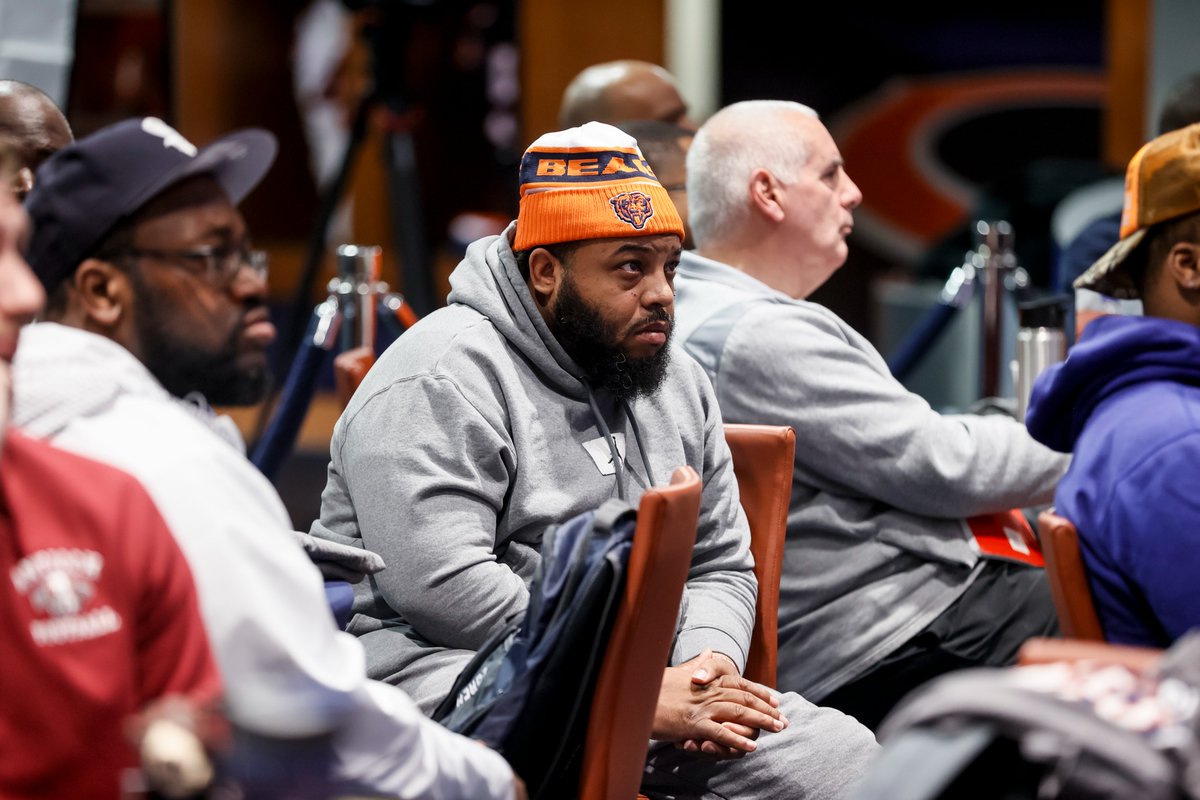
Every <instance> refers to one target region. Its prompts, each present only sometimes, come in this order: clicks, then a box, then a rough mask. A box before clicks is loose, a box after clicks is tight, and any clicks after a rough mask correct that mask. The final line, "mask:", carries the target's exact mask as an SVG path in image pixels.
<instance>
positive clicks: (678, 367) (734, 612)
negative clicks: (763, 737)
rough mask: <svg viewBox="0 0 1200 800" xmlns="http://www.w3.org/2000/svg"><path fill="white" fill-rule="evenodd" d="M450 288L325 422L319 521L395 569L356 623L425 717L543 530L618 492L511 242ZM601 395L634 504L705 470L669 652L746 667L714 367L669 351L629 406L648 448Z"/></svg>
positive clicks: (746, 586)
mask: <svg viewBox="0 0 1200 800" xmlns="http://www.w3.org/2000/svg"><path fill="white" fill-rule="evenodd" d="M510 232H511V229H510ZM450 281H451V286H452V291H451V293H450V297H449V303H450V305H449V306H448V307H446V308H443V309H440V310H438V311H436V312H434V313H433V314H431V315H429V316H428V317H426V318H425V319H423V320H421V322H420V323H418V324H417V325H415V326H413V328H412V329H411V330H409V331H408V332H406V333H405V334H404V336H402V337H401V338H400V339H399V340H397V341H396V342H395V343H394V344H393V345H392V346H391V347H390V348H388V350H387V352H385V353H384V354H383V356H381V357H380V359H379V361H378V363H376V365H375V366H374V367H373V368H372V369H371V371H370V372H369V373H368V375H367V377H366V379H365V380H364V381H363V383H362V385H361V386H360V387H359V389H358V391H357V392H356V393H355V395H354V397H353V399H351V401H350V403H349V405H348V406H347V407H346V410H345V412H344V413H343V414H342V417H341V419H340V420H339V421H338V423H337V425H336V427H335V428H334V433H333V441H332V443H331V446H330V447H331V456H332V459H331V463H330V465H329V478H328V483H327V485H326V487H325V491H324V494H323V495H322V498H321V518H320V520H319V521H318V522H316V523H314V524H313V527H312V534H313V535H314V536H319V537H322V538H328V539H332V540H334V541H340V542H343V543H354V542H355V540H361V544H363V545H364V546H365V547H367V548H368V549H370V550H374V551H375V552H377V553H379V554H380V555H382V556H383V558H384V560H385V561H386V562H387V565H388V566H387V568H386V569H385V570H383V571H382V572H380V573H379V574H377V575H373V576H371V577H370V578H368V580H367V581H364V582H363V583H361V584H358V587H357V588H356V591H357V592H358V594H357V596H356V602H355V612H356V614H355V616H354V618H353V620H352V621H351V626H350V630H351V632H353V633H356V634H358V635H359V636H360V637H361V639H362V642H363V645H364V646H365V648H366V651H367V661H368V672H369V674H370V675H371V676H372V677H375V678H379V679H383V680H387V681H388V682H389V683H398V684H399V685H400V686H401V687H403V688H404V689H405V690H406V691H407V692H408V693H409V694H410V695H412V696H413V698H414V699H415V700H417V702H418V703H419V704H420V705H421V707H422V708H423V709H424V710H426V711H427V712H428V711H430V710H432V708H434V707H435V706H436V705H437V703H438V702H439V701H440V700H441V699H442V697H443V696H444V695H445V694H446V693H447V691H448V690H449V688H450V685H451V683H452V682H453V680H454V678H455V676H456V675H457V673H458V672H459V670H461V668H462V666H463V665H464V664H465V662H466V661H467V660H468V659H469V658H470V655H471V653H472V652H473V651H474V650H476V649H477V648H479V647H480V646H481V645H482V644H483V643H484V642H486V641H487V640H488V638H489V637H490V636H491V635H492V634H494V633H495V632H496V631H497V630H498V629H499V628H500V627H501V626H502V625H503V623H504V621H505V620H506V619H508V618H509V617H510V616H512V615H514V614H517V613H520V612H521V611H523V610H524V608H525V606H526V604H527V602H528V596H529V592H528V584H529V582H530V580H531V579H532V576H533V573H534V568H535V566H536V564H537V560H538V558H539V556H538V545H539V542H540V539H541V536H542V533H543V531H544V530H545V529H546V527H547V526H548V525H551V524H554V523H557V522H561V521H564V520H566V519H568V518H570V517H571V516H573V515H575V514H577V513H579V512H582V511H585V510H587V509H590V508H593V507H595V506H597V505H599V504H600V503H601V502H602V501H603V500H605V499H606V498H609V497H613V496H616V493H617V485H616V478H615V476H614V475H613V474H612V465H611V463H609V462H610V455H609V450H608V448H607V446H606V445H605V443H604V441H603V440H602V439H601V438H600V432H599V430H598V427H597V420H596V417H595V415H594V413H593V410H592V408H591V405H590V403H589V397H588V395H589V390H588V388H587V386H586V384H585V382H584V380H583V379H582V373H581V371H580V369H579V367H578V366H576V365H575V364H574V362H573V361H572V360H571V359H570V357H568V356H567V354H566V353H565V352H564V351H563V349H562V348H561V347H560V346H559V344H558V342H557V341H556V340H555V339H554V337H553V335H552V334H551V333H550V331H549V330H548V329H547V327H546V325H545V323H544V321H543V319H542V317H541V314H540V313H539V312H538V310H537V308H536V306H535V305H534V303H533V300H532V298H531V297H530V295H529V291H528V289H527V287H526V285H525V282H524V280H523V279H522V278H521V275H520V273H519V272H518V270H517V266H516V261H515V259H514V257H513V254H512V250H511V247H510V243H509V239H508V237H507V235H502V236H499V237H489V238H487V239H483V240H480V241H478V242H475V243H474V244H472V245H471V247H470V248H469V250H468V251H467V255H466V258H465V259H464V260H463V262H462V263H461V264H460V265H459V266H458V267H457V269H455V271H454V273H453V275H452V276H451V279H450ZM594 397H595V400H596V401H597V404H598V406H599V409H600V412H601V413H602V414H603V416H604V419H605V421H606V423H607V425H608V427H609V428H610V429H611V431H612V433H613V434H614V435H615V436H616V437H617V439H618V441H619V443H623V446H624V450H625V454H626V456H625V459H624V464H625V466H626V470H625V472H626V483H627V484H628V493H629V494H628V496H629V499H630V501H631V502H634V503H636V502H637V498H638V497H639V496H640V494H641V492H642V490H643V488H644V487H646V486H647V485H649V482H650V478H649V476H650V475H653V478H654V480H655V481H656V482H658V483H660V484H661V483H664V482H666V481H667V480H669V479H670V476H671V473H672V472H673V471H674V469H675V468H676V467H679V466H681V465H684V464H688V465H691V466H692V467H694V468H695V469H696V471H697V472H698V473H699V474H700V475H701V477H702V478H703V481H704V491H703V496H702V501H701V509H700V525H699V530H698V532H697V535H696V545H695V552H694V555H693V559H692V567H691V570H690V572H689V576H688V582H687V587H686V590H685V597H684V603H685V607H684V609H683V611H682V613H681V617H680V627H679V630H678V632H677V637H676V642H675V646H674V650H673V653H672V663H678V662H679V661H682V660H686V659H688V658H691V657H692V656H694V655H696V654H697V653H699V652H700V651H701V650H703V649H704V648H706V647H711V648H713V649H714V650H717V651H720V652H722V653H726V654H727V655H729V656H730V657H732V658H733V659H734V660H735V661H736V662H737V663H738V664H739V665H743V664H744V662H745V656H746V648H747V646H748V643H749V639H750V628H751V623H752V620H753V616H754V603H755V599H756V594H757V586H756V584H755V581H754V574H753V561H752V559H751V556H750V552H749V530H748V528H747V525H746V520H745V515H744V514H743V513H742V510H741V507H740V506H739V504H738V495H737V484H736V482H735V480H734V477H733V470H732V464H731V461H730V456H729V451H728V448H727V447H726V445H725V438H724V434H723V431H722V428H721V418H720V413H719V411H718V409H717V405H716V401H715V399H714V397H713V392H712V388H711V387H710V386H709V383H708V380H707V378H706V377H705V375H704V373H703V371H702V370H701V369H700V368H699V366H698V365H696V364H695V363H694V362H693V361H692V360H691V359H689V358H687V357H686V356H684V355H683V354H682V353H674V354H673V357H672V359H671V362H670V366H669V369H668V371H667V377H666V380H665V381H664V383H663V385H662V388H661V389H659V390H658V391H657V392H655V393H654V394H653V395H652V396H649V397H641V398H638V399H637V400H636V401H633V402H632V403H631V404H630V405H631V410H632V413H633V415H634V417H635V419H636V422H637V427H638V428H639V429H640V444H639V437H638V436H636V435H635V431H634V429H633V427H632V426H631V422H630V418H629V416H628V414H627V413H626V412H625V409H624V408H623V407H622V406H621V405H620V404H619V403H617V402H616V401H615V400H614V399H613V398H612V397H610V396H608V395H606V394H605V393H604V392H602V391H599V390H597V391H596V392H595V395H594ZM643 446H644V447H643ZM663 666H664V667H665V666H666V665H665V664H664V665H663Z"/></svg>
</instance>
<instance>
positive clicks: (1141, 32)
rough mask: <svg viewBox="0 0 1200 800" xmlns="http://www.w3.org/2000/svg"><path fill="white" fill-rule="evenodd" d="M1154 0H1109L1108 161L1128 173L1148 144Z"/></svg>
mask: <svg viewBox="0 0 1200 800" xmlns="http://www.w3.org/2000/svg"><path fill="white" fill-rule="evenodd" d="M1152 6H1153V3H1152V2H1151V0H1108V6H1107V9H1106V12H1107V26H1106V36H1107V42H1106V45H1107V48H1108V109H1107V113H1106V115H1105V119H1104V149H1103V153H1104V159H1105V161H1106V162H1107V163H1108V164H1109V166H1111V167H1113V168H1114V169H1117V170H1122V171H1124V169H1125V165H1126V164H1128V163H1129V159H1130V158H1132V157H1133V154H1134V153H1136V152H1137V150H1138V148H1139V147H1141V146H1142V144H1143V143H1144V142H1145V141H1146V138H1147V136H1149V135H1150V133H1151V132H1150V131H1147V130H1146V127H1145V120H1146V102H1147V89H1146V86H1147V78H1148V70H1149V46H1150V35H1151V33H1150V14H1151V13H1152V10H1153V9H1152Z"/></svg>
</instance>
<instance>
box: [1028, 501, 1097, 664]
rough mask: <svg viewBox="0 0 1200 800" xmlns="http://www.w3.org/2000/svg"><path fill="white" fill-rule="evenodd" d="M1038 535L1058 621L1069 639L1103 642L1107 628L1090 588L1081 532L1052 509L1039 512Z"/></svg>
mask: <svg viewBox="0 0 1200 800" xmlns="http://www.w3.org/2000/svg"><path fill="white" fill-rule="evenodd" d="M1038 538H1039V539H1041V542H1042V554H1043V555H1044V556H1045V558H1046V578H1047V579H1048V580H1049V582H1050V596H1051V597H1052V598H1053V599H1054V610H1055V611H1057V612H1058V624H1059V627H1060V628H1062V633H1063V636H1065V637H1066V638H1068V639H1084V640H1087V641H1092V642H1103V641H1104V631H1103V629H1102V628H1101V627H1100V618H1099V617H1098V616H1096V606H1095V603H1094V602H1093V601H1092V590H1091V589H1089V588H1088V580H1087V571H1086V569H1085V568H1084V566H1083V556H1082V555H1081V554H1080V552H1079V535H1078V532H1077V531H1076V530H1075V526H1074V525H1073V524H1071V522H1070V521H1068V520H1066V519H1064V518H1062V517H1060V516H1058V515H1057V514H1055V513H1054V511H1053V510H1050V511H1043V512H1042V513H1041V514H1039V515H1038Z"/></svg>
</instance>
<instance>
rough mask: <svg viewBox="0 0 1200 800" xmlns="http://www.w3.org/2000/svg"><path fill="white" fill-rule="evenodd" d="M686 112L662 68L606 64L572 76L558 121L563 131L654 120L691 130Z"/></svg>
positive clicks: (637, 63)
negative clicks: (588, 125)
mask: <svg viewBox="0 0 1200 800" xmlns="http://www.w3.org/2000/svg"><path fill="white" fill-rule="evenodd" d="M687 113H688V110H687V103H685V102H684V100H683V96H682V95H680V94H679V87H678V86H677V85H676V83H675V78H674V77H672V75H671V73H669V72H667V71H666V70H665V69H663V68H662V67H660V66H658V65H657V64H651V63H649V62H646V61H608V62H605V63H603V64H593V65H592V66H590V67H588V68H587V69H585V70H584V71H583V72H581V73H579V74H578V75H576V76H575V79H574V80H572V81H571V83H570V84H569V85H568V86H567V89H566V91H565V92H563V99H562V106H561V108H560V109H559V112H558V118H559V122H560V123H561V125H562V126H563V127H564V128H574V127H576V126H578V125H582V124H583V123H585V122H591V121H593V120H594V121H596V122H607V123H609V124H616V123H618V122H622V121H626V120H639V119H656V120H661V121H662V122H671V123H675V124H677V125H682V126H683V127H685V128H687V129H689V130H695V128H696V125H695V123H694V122H692V121H691V120H690V119H689V118H688V115H687Z"/></svg>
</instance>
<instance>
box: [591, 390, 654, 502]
mask: <svg viewBox="0 0 1200 800" xmlns="http://www.w3.org/2000/svg"><path fill="white" fill-rule="evenodd" d="M583 388H584V389H586V390H587V396H588V405H589V406H591V409H592V416H594V417H595V418H596V427H597V428H599V429H600V435H601V436H603V437H604V441H605V442H606V443H607V444H608V453H609V455H610V456H611V457H612V462H613V470H614V472H615V473H616V477H617V497H618V498H620V499H621V500H625V499H626V496H625V494H626V492H625V466H624V464H623V463H622V462H623V459H622V458H621V452H620V451H619V450H618V449H617V440H616V438H615V437H614V436H613V435H612V432H611V431H610V430H609V428H608V423H607V422H605V421H604V415H603V414H601V413H600V406H599V405H598V404H597V403H596V396H595V395H594V394H592V387H591V384H589V383H588V382H587V381H584V382H583ZM621 407H622V408H623V409H625V416H626V417H628V418H629V427H630V428H631V429H632V430H633V441H634V443H635V444H636V445H637V449H638V454H639V455H641V457H642V465H643V466H645V467H646V479H647V480H648V481H650V485H651V486H657V485H658V481H656V480H655V479H654V471H653V470H652V469H651V468H650V458H649V457H648V456H647V455H646V446H645V444H643V442H642V432H641V430H640V429H639V428H638V423H637V417H635V416H634V415H633V410H632V409H631V408H630V407H629V401H628V400H624V399H622V400H621Z"/></svg>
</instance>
